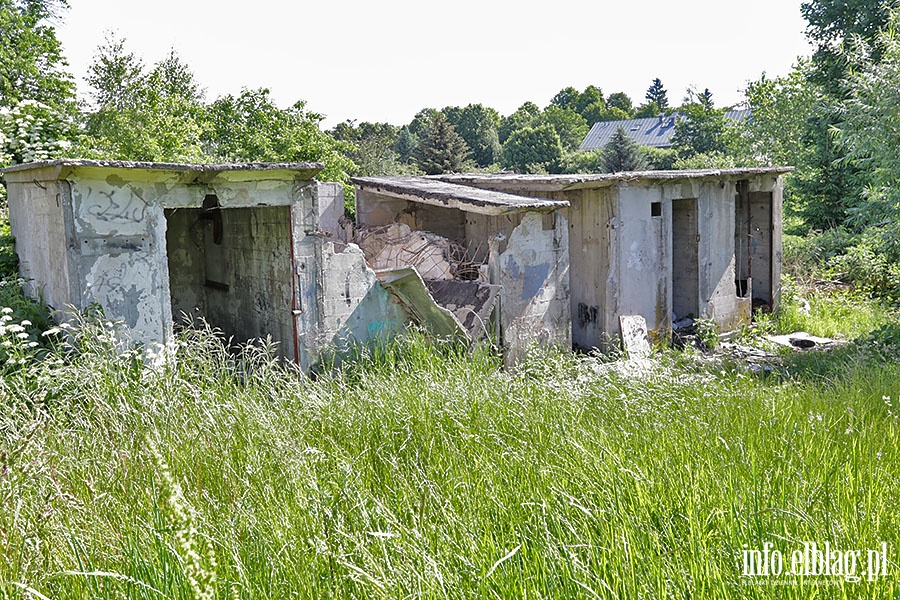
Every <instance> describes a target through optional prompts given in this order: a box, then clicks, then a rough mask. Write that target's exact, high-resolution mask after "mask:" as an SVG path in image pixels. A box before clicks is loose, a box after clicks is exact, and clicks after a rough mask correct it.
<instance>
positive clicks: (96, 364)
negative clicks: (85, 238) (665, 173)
mask: <svg viewBox="0 0 900 600" xmlns="http://www.w3.org/2000/svg"><path fill="white" fill-rule="evenodd" d="M830 306H832V307H834V306H835V304H831V305H830ZM814 311H815V309H814ZM880 316H881V317H883V316H884V315H880ZM836 317H840V315H836ZM18 322H19V318H18V317H16V318H15V319H10V320H9V321H7V322H5V323H4V327H5V328H6V330H10V328H11V327H12V326H13V325H15V324H16V323H18ZM841 322H843V320H842V319H840V318H836V319H835V323H838V324H839V323H841ZM890 323H892V324H891V325H890V327H891V328H893V329H890V328H882V329H880V330H876V331H875V332H872V333H869V334H868V335H867V336H862V338H861V340H862V341H861V342H860V344H859V345H857V346H853V347H852V348H851V349H848V350H846V351H844V352H842V353H834V354H831V355H822V356H821V357H820V358H819V359H818V360H819V361H825V363H822V362H819V363H816V364H811V363H809V362H808V361H807V362H806V363H804V362H803V361H801V360H800V359H797V360H796V362H794V363H792V362H790V361H789V362H788V364H787V368H786V370H785V371H784V372H783V376H782V377H776V376H770V377H762V378H760V377H756V376H753V375H751V374H749V372H748V371H746V370H744V369H743V368H741V367H740V365H738V364H731V363H727V362H726V363H713V364H710V363H697V362H694V361H693V360H692V359H691V357H690V356H691V355H689V354H685V355H682V354H678V353H673V354H663V355H661V356H658V357H657V358H655V359H653V360H652V362H651V363H649V364H647V365H645V366H644V368H643V369H638V370H636V371H631V370H628V369H625V367H624V363H606V364H604V363H601V362H598V361H597V360H596V359H595V358H592V357H581V358H579V357H574V356H571V355H566V354H553V353H549V354H548V353H542V354H535V355H532V357H531V358H530V360H529V361H527V362H526V363H525V364H523V365H521V366H520V367H519V368H518V369H516V370H514V371H504V370H502V369H501V368H500V365H499V361H498V359H497V358H496V357H495V356H494V355H492V354H490V353H487V352H476V353H475V354H474V355H470V354H469V353H468V352H467V351H466V350H464V349H461V348H453V347H442V346H440V345H435V344H434V343H432V342H429V341H427V340H426V339H424V338H422V337H418V336H416V335H411V337H409V338H408V339H406V340H403V341H402V342H400V343H398V344H397V345H394V346H390V347H387V348H382V349H381V350H380V351H379V352H377V353H375V354H373V355H371V356H370V357H369V359H368V360H363V361H362V362H358V363H354V364H352V365H348V366H345V367H344V368H343V370H339V371H336V372H333V373H330V374H324V375H321V376H320V377H319V378H318V380H317V381H310V380H309V379H306V378H305V377H303V376H301V375H300V374H299V373H296V372H295V371H294V370H292V369H290V368H287V367H284V366H281V365H279V364H278V363H277V362H276V361H275V360H273V359H272V358H271V354H270V352H269V349H266V348H265V347H259V346H256V347H248V348H245V349H244V351H242V352H241V353H240V354H238V355H235V354H233V353H229V352H228V351H227V350H225V348H224V346H223V345H222V343H221V340H220V339H217V338H216V337H215V336H213V335H212V334H210V333H204V332H198V331H186V332H184V333H183V334H182V335H181V337H180V338H179V339H178V341H177V343H176V344H175V346H174V347H173V348H171V349H170V350H169V352H168V353H160V354H157V355H156V357H155V358H153V357H148V356H147V355H146V354H144V355H143V356H141V355H139V354H136V353H134V352H129V351H123V347H122V346H121V345H120V344H119V343H118V342H117V334H116V328H115V326H114V324H107V323H104V322H103V320H102V319H94V320H90V319H89V320H85V321H82V322H81V323H79V324H78V325H77V326H75V327H73V328H70V329H69V330H68V333H69V336H70V337H69V338H68V339H69V341H68V342H65V343H57V344H56V346H55V347H50V348H48V349H46V350H45V351H44V353H43V354H42V355H41V356H34V355H31V356H28V357H27V358H26V360H25V361H23V362H21V363H19V362H16V364H15V368H10V369H7V371H6V373H5V375H4V377H3V379H2V380H0V397H2V403H3V406H4V407H5V408H4V410H3V412H2V416H0V448H2V449H3V450H2V455H0V456H2V463H3V464H2V477H0V524H2V531H3V536H4V552H3V553H0V590H2V595H3V596H4V597H12V598H17V597H22V598H26V597H52V598H118V597H129V598H158V597H166V598H168V597H173V598H227V597H239V598H258V597H272V596H280V597H286V596H291V597H297V598H323V597H373V596H375V597H387V598H406V597H410V596H415V597H422V596H424V597H445V598H468V597H472V596H479V597H503V598H507V597H519V596H522V597H524V596H525V595H528V596H540V597H565V598H596V597H623V598H633V597H673V596H677V597H682V596H686V595H689V596H692V597H704V598H732V597H747V598H768V597H772V594H774V593H776V592H777V594H778V596H779V597H781V598H801V597H803V598H806V597H808V596H809V594H810V593H812V590H814V589H820V590H821V589H823V588H821V586H816V587H813V586H815V585H816V583H815V580H816V578H810V579H807V580H806V581H805V583H803V582H795V584H792V585H786V586H784V585H779V584H778V581H779V579H783V578H772V579H766V580H765V581H763V579H764V578H748V577H744V576H742V550H744V549H746V548H748V547H749V548H762V547H763V545H764V544H765V543H766V542H772V543H774V544H775V545H776V547H778V548H781V549H782V550H784V551H790V550H792V549H794V548H795V547H797V545H798V544H799V545H801V546H802V540H820V541H821V542H822V543H824V542H825V541H829V542H830V543H831V544H832V546H833V547H841V548H878V547H880V546H879V544H880V543H881V542H887V543H888V544H889V547H890V548H891V551H892V552H895V551H896V548H898V547H900V539H898V534H897V532H898V531H900V527H898V525H900V523H898V522H897V519H898V515H897V513H896V511H895V510H894V508H895V506H896V503H897V501H898V497H897V487H896V485H895V481H896V478H897V477H898V476H900V471H898V469H900V467H898V465H900V460H898V459H900V455H898V450H897V448H900V440H898V439H897V437H898V435H900V428H898V422H897V419H898V415H900V413H898V410H897V407H896V406H897V403H900V364H898V363H897V357H900V327H898V324H897V321H896V319H895V320H893V321H890ZM13 328H14V327H13ZM844 331H848V332H849V331H850V330H848V329H845V330H844ZM16 339H18V338H16ZM23 344H24V346H25V347H27V342H25V341H24V340H23ZM879 344H880V345H879ZM885 344H888V345H889V346H890V348H891V352H880V351H878V350H879V348H883V347H884V345H885ZM9 362H10V361H7V364H8V363H9ZM892 556H893V555H892ZM890 573H891V574H892V576H891V577H886V578H882V579H880V580H878V581H874V582H868V581H866V580H865V579H863V581H861V582H858V583H856V582H852V581H847V580H845V579H844V578H841V577H832V578H826V579H825V580H824V581H825V583H826V585H827V586H828V587H827V588H824V589H826V590H827V591H828V594H827V595H836V596H839V595H848V596H852V597H856V596H866V597H880V598H888V597H892V594H893V593H894V590H895V589H896V586H895V584H894V582H895V578H896V572H895V570H894V565H891V571H890ZM758 584H761V585H758Z"/></svg>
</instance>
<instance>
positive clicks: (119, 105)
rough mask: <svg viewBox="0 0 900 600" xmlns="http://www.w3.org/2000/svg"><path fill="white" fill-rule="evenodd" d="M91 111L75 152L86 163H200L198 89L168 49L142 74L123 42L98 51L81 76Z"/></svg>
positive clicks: (202, 116) (200, 95)
mask: <svg viewBox="0 0 900 600" xmlns="http://www.w3.org/2000/svg"><path fill="white" fill-rule="evenodd" d="M87 80H88V83H89V84H90V85H91V87H92V94H91V95H92V97H93V100H94V105H95V106H94V107H93V110H92V111H91V112H90V113H89V114H88V115H87V119H86V125H85V135H84V136H83V137H82V138H81V139H80V140H79V144H78V147H77V152H78V154H80V155H81V156H84V157H86V158H101V159H118V160H146V161H188V162H190V161H200V160H202V159H203V157H204V149H203V143H202V139H201V138H202V135H203V130H204V120H205V116H206V115H205V106H204V103H203V90H201V89H200V86H199V84H198V83H197V82H196V80H195V79H194V75H193V73H192V72H191V71H190V69H189V68H188V66H187V65H186V64H185V63H184V62H182V61H181V59H180V58H179V57H178V55H176V54H175V52H174V50H173V51H171V52H170V53H169V55H168V56H166V58H164V59H163V60H161V61H160V62H158V63H157V64H156V65H154V66H153V68H152V69H150V70H149V71H147V72H145V71H144V70H143V69H142V63H141V61H140V59H138V58H137V57H136V56H135V55H134V54H132V53H130V52H128V51H127V50H126V49H125V42H124V40H109V39H108V40H107V41H106V43H105V44H104V45H102V46H101V47H100V48H98V51H97V54H96V55H95V57H94V63H93V64H92V65H91V67H90V68H89V74H88V77H87Z"/></svg>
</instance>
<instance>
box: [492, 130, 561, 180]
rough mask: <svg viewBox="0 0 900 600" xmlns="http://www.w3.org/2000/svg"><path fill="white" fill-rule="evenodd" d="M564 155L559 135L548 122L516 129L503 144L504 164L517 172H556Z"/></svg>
mask: <svg viewBox="0 0 900 600" xmlns="http://www.w3.org/2000/svg"><path fill="white" fill-rule="evenodd" d="M562 156H563V151H562V145H561V144H560V141H559V135H558V134H557V133H556V130H555V129H554V128H553V127H552V126H550V125H546V124H545V125H538V126H537V127H525V128H524V129H519V130H517V131H514V132H513V133H512V135H510V136H509V139H507V140H506V143H505V144H503V166H504V167H506V168H507V169H513V170H514V171H516V172H517V173H547V172H554V171H556V170H558V168H559V164H560V162H561V161H562Z"/></svg>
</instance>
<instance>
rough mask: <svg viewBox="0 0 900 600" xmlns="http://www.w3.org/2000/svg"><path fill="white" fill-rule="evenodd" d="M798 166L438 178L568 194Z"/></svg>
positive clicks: (767, 172)
mask: <svg viewBox="0 0 900 600" xmlns="http://www.w3.org/2000/svg"><path fill="white" fill-rule="evenodd" d="M793 170H794V167H753V168H741V169H698V170H691V171H627V172H620V173H598V174H575V175H513V174H460V175H436V176H434V177H436V178H437V179H439V180H440V181H444V182H446V183H454V184H459V185H465V186H476V187H479V188H482V187H487V188H490V189H494V190H509V191H513V190H523V189H527V190H529V191H533V192H564V191H568V190H579V189H592V188H604V187H614V186H622V185H634V184H638V185H639V184H641V183H646V184H653V183H656V182H669V181H679V180H689V179H701V180H702V179H710V180H712V179H714V180H719V181H733V180H740V179H748V178H752V177H760V176H767V175H769V176H776V177H777V176H780V175H783V174H785V173H790V172H791V171H793Z"/></svg>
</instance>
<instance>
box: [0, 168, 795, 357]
mask: <svg viewBox="0 0 900 600" xmlns="http://www.w3.org/2000/svg"><path fill="white" fill-rule="evenodd" d="M321 168H322V165H320V164H317V163H290V164H239V165H187V164H167V163H129V162H109V161H85V160H55V161H48V162H42V163H32V164H25V165H17V166H13V167H10V168H7V169H5V170H3V171H2V173H3V175H4V178H5V180H6V183H7V187H8V195H9V210H10V221H11V226H12V233H13V235H14V236H15V238H16V249H17V252H18V255H19V258H20V271H21V274H22V276H23V277H24V278H25V279H26V280H27V281H28V283H27V291H28V292H29V293H30V294H31V295H33V296H35V297H38V296H39V297H41V298H43V300H44V301H46V302H47V303H48V304H49V305H50V306H51V307H53V308H55V309H57V310H58V311H63V313H61V314H64V311H66V310H68V309H69V308H70V307H71V308H73V309H75V310H83V309H85V308H86V307H88V306H89V305H91V304H92V303H96V304H98V305H100V306H102V307H103V309H104V311H105V314H106V315H107V316H108V317H110V318H112V319H116V320H120V321H121V322H123V323H124V324H125V326H126V327H127V328H128V330H129V331H130V333H131V335H132V337H133V338H134V339H135V340H136V341H138V342H140V343H144V344H150V343H160V344H165V343H167V342H168V341H169V340H170V339H171V336H172V333H173V328H174V327H175V326H177V325H179V324H182V323H185V324H187V323H191V322H193V321H194V320H195V319H196V318H197V317H202V318H203V319H205V320H206V322H208V323H209V324H210V325H212V326H213V327H216V328H219V329H221V330H222V331H223V332H224V333H225V334H226V335H228V336H231V337H232V338H233V339H234V340H235V341H237V342H242V341H246V340H251V339H255V338H264V337H267V336H268V337H270V338H271V339H272V340H273V341H274V342H277V344H278V345H277V348H278V352H279V354H280V355H281V356H282V357H284V358H287V359H291V360H293V361H295V362H297V363H299V364H300V365H301V367H302V368H304V369H307V368H309V367H310V366H312V365H314V364H315V363H316V362H317V361H318V360H319V359H320V358H321V357H322V355H323V354H324V353H331V352H337V353H340V352H342V351H346V350H348V349H349V348H350V347H351V346H355V345H357V344H367V343H370V342H372V341H375V340H385V339H389V338H391V337H392V336H394V335H395V334H397V333H398V332H400V331H402V330H404V329H405V328H406V327H407V325H409V324H411V323H415V324H418V325H420V326H423V327H425V328H427V329H428V330H430V331H431V332H432V333H434V334H436V335H441V336H453V337H458V338H460V339H466V340H474V339H477V338H482V337H489V338H490V339H491V340H492V341H493V342H494V343H495V344H497V345H498V346H499V347H500V348H502V349H503V351H504V355H505V358H506V359H507V362H514V361H515V360H517V359H518V358H519V357H520V356H521V355H522V353H523V352H525V350H527V348H528V347H529V346H531V345H534V344H544V345H546V344H553V345H557V346H561V347H571V346H572V345H574V346H575V347H578V348H594V347H597V348H601V349H605V348H607V347H608V346H609V344H610V343H613V342H614V340H615V339H616V337H617V336H618V334H619V317H620V316H624V315H641V316H643V317H644V318H645V319H646V322H647V325H648V328H649V329H651V330H653V331H655V332H657V333H659V334H664V333H665V332H666V331H668V330H669V329H670V328H671V327H672V325H673V323H675V322H677V321H678V320H679V319H681V318H684V317H703V318H708V319H712V320H713V321H715V322H716V323H718V324H719V325H720V327H721V328H722V329H731V328H734V327H736V326H738V325H740V324H742V323H746V322H748V321H749V319H750V314H751V310H752V308H753V307H754V306H760V307H769V308H774V307H776V306H777V304H778V299H779V292H780V288H779V279H780V270H781V199H782V198H781V189H782V182H781V175H782V174H783V173H785V172H787V171H789V170H790V169H789V168H767V169H731V170H709V171H693V172H681V171H656V172H642V173H618V174H613V175H544V176H524V175H446V176H436V177H381V178H358V179H355V180H354V181H353V182H354V185H355V187H356V212H357V223H356V224H355V225H354V224H353V223H350V222H348V221H347V220H346V219H344V204H343V191H342V186H340V185H339V184H335V183H321V182H318V181H316V180H315V175H316V174H317V173H318V172H319V170H320V169H321Z"/></svg>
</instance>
